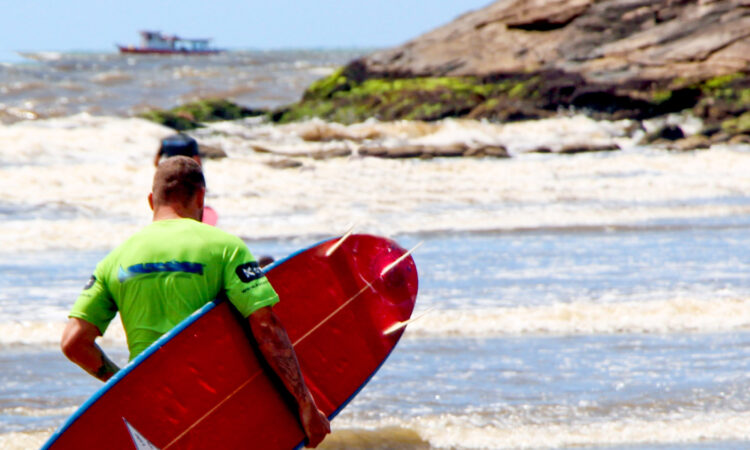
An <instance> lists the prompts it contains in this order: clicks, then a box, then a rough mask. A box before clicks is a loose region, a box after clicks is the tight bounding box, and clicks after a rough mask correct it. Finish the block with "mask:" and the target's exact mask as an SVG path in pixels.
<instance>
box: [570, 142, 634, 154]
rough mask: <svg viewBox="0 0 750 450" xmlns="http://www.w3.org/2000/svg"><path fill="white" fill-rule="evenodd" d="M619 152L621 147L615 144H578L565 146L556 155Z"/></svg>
mask: <svg viewBox="0 0 750 450" xmlns="http://www.w3.org/2000/svg"><path fill="white" fill-rule="evenodd" d="M617 150H620V146H619V145H617V144H615V143H607V144H588V143H578V144H569V145H564V146H563V147H562V148H561V149H560V150H558V151H557V152H556V153H561V154H564V155H573V154H576V153H590V152H613V151H617Z"/></svg>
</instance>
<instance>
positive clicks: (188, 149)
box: [154, 133, 201, 166]
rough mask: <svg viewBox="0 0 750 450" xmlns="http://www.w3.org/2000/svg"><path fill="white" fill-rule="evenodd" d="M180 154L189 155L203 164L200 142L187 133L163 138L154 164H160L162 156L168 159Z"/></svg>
mask: <svg viewBox="0 0 750 450" xmlns="http://www.w3.org/2000/svg"><path fill="white" fill-rule="evenodd" d="M178 155H182V156H187V157H188V158H192V159H193V160H195V162H197V163H198V164H199V165H200V164H201V156H200V153H199V151H198V142H196V141H195V139H193V138H191V137H190V136H188V135H187V134H184V133H177V134H173V135H171V136H167V137H165V138H164V139H162V140H161V144H160V145H159V150H158V151H157V152H156V156H155V157H154V166H158V165H159V161H160V160H161V159H162V157H163V158H165V159H166V158H169V157H171V156H178Z"/></svg>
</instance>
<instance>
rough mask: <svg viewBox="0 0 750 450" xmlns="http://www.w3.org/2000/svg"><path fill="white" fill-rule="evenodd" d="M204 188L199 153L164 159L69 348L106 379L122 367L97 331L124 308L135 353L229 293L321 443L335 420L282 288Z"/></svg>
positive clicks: (68, 338) (78, 316)
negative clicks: (322, 403)
mask: <svg viewBox="0 0 750 450" xmlns="http://www.w3.org/2000/svg"><path fill="white" fill-rule="evenodd" d="M205 192H206V184H205V179H204V177H203V172H202V170H201V167H200V165H199V164H198V163H197V162H196V161H194V160H193V159H190V158H188V157H186V156H175V157H171V158H168V159H165V160H164V161H162V162H161V163H160V164H159V165H158V166H157V169H156V174H155V175H154V181H153V187H152V191H151V193H150V194H149V196H148V201H149V204H150V205H151V209H152V210H153V212H154V214H153V222H152V223H151V224H149V225H147V226H146V227H144V228H143V229H141V230H140V231H138V232H136V233H135V234H134V235H132V236H131V237H130V238H129V239H127V240H126V241H125V242H124V243H123V244H121V245H120V246H118V247H117V248H116V249H114V250H113V251H112V252H110V253H109V254H108V255H107V256H106V257H105V258H104V259H103V260H102V261H101V262H99V264H98V265H97V266H96V269H95V271H94V274H93V275H92V277H91V279H90V281H89V283H88V284H87V285H86V287H85V288H84V290H83V292H82V293H81V294H80V296H79V297H78V299H77V300H76V302H75V304H74V305H73V308H72V310H71V312H70V314H69V316H68V317H69V319H68V323H67V324H66V327H65V329H64V331H63V335H62V339H61V348H62V351H63V353H64V354H65V356H67V357H68V358H69V359H70V360H71V361H73V362H74V363H76V364H78V365H79V366H80V367H82V368H83V369H84V370H86V371H87V372H88V373H89V374H91V375H93V376H94V377H96V378H98V379H100V380H102V381H106V380H108V379H109V378H110V377H112V375H114V374H115V373H116V372H117V371H118V370H119V368H118V367H117V365H116V364H114V363H113V362H112V361H111V360H110V359H109V358H108V357H107V355H105V353H104V352H103V351H102V349H101V348H100V347H99V346H98V345H97V344H96V342H95V340H96V338H97V337H99V336H102V335H103V334H104V332H105V330H106V329H107V327H108V325H109V323H110V322H111V321H112V319H113V318H114V317H115V314H116V313H117V312H118V311H119V313H120V318H121V320H122V323H123V328H124V329H125V334H126V338H127V343H128V349H129V350H130V359H131V360H132V359H133V358H135V357H136V356H137V355H138V354H140V353H141V352H142V351H143V350H145V349H146V348H147V347H148V346H149V345H151V343H153V342H154V341H156V340H157V339H158V338H159V337H160V336H162V335H163V334H164V333H166V332H167V331H169V330H170V329H172V328H173V327H174V326H175V325H177V324H178V323H180V322H181V321H182V320H183V319H185V318H186V317H188V316H189V315H190V314H192V313H193V312H194V311H196V310H198V309H199V308H201V307H202V306H203V305H205V304H206V303H208V302H210V301H212V300H214V299H215V298H217V297H219V296H225V297H226V298H227V299H228V300H229V301H230V302H232V304H233V305H234V306H235V307H236V308H237V310H238V311H239V312H240V313H241V314H242V315H243V316H244V317H246V318H247V320H248V322H249V324H250V329H251V331H252V334H253V335H254V337H255V339H256V340H257V342H258V346H259V347H260V350H261V353H262V354H263V356H264V357H265V359H266V360H267V361H268V363H269V365H270V366H271V367H272V368H273V370H274V371H275V372H276V373H277V374H278V376H279V377H280V378H281V380H282V382H283V383H284V385H285V386H286V388H287V389H288V390H289V392H290V393H291V394H292V396H293V397H294V398H295V399H296V401H297V405H298V412H299V418H300V422H301V424H302V427H303V429H304V431H305V434H306V436H307V438H308V444H307V445H308V446H311V447H315V446H317V445H318V444H319V443H320V442H321V441H322V440H323V438H324V437H325V436H326V434H328V433H330V424H329V422H328V419H327V418H326V416H325V415H324V414H323V413H322V412H321V411H320V410H319V409H318V407H317V406H316V404H315V401H314V399H313V397H312V395H311V393H310V391H309V389H308V388H307V386H306V384H305V381H304V378H303V376H302V372H301V370H300V367H299V363H298V361H297V357H296V354H295V352H294V347H293V346H292V344H291V342H290V340H289V337H288V335H287V332H286V330H285V328H284V326H283V325H282V323H281V322H280V320H279V318H278V317H277V316H276V314H275V313H274V312H273V309H272V308H271V307H272V306H273V305H274V304H275V303H277V302H278V301H279V297H278V295H277V294H276V291H275V290H274V289H273V287H272V286H271V284H270V283H269V282H268V279H267V278H266V277H265V275H264V274H263V271H262V270H261V269H260V267H259V264H258V262H256V260H255V259H254V257H253V256H252V254H251V253H250V251H249V250H248V248H247V246H246V245H245V243H244V242H243V241H242V240H241V239H240V238H239V237H237V236H234V235H231V234H229V233H227V232H225V231H222V230H220V229H219V228H216V227H212V226H209V225H206V224H204V223H201V217H202V214H203V201H204V196H205Z"/></svg>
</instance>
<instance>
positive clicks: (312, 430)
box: [299, 402, 331, 448]
mask: <svg viewBox="0 0 750 450" xmlns="http://www.w3.org/2000/svg"><path fill="white" fill-rule="evenodd" d="M299 417H300V421H301V422H302V428H304V430H305V435H306V436H307V443H306V444H305V447H308V448H315V447H317V446H318V444H320V443H321V442H322V441H323V438H325V437H326V435H327V434H328V433H330V432H331V424H330V423H329V422H328V418H327V417H326V416H325V414H323V412H322V411H321V410H319V409H318V408H317V407H316V406H315V403H312V402H305V405H300V407H299Z"/></svg>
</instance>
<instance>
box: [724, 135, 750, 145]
mask: <svg viewBox="0 0 750 450" xmlns="http://www.w3.org/2000/svg"><path fill="white" fill-rule="evenodd" d="M729 144H731V145H740V144H750V136H748V135H747V134H738V135H736V136H732V138H731V139H729Z"/></svg>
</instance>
